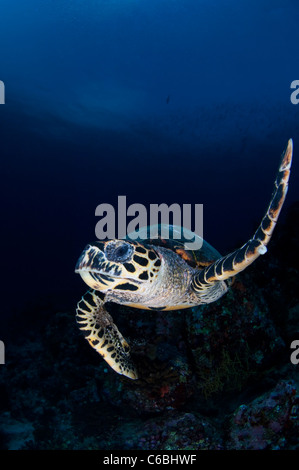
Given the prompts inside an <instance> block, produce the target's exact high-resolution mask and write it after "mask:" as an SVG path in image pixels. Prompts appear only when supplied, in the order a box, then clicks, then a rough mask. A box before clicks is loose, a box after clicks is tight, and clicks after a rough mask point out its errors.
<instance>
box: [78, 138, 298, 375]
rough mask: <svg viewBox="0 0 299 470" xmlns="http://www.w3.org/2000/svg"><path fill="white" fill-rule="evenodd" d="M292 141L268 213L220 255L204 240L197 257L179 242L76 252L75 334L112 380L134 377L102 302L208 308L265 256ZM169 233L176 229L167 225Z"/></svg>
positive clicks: (100, 244) (107, 244)
mask: <svg viewBox="0 0 299 470" xmlns="http://www.w3.org/2000/svg"><path fill="white" fill-rule="evenodd" d="M292 154H293V142H292V140H291V139H290V140H289V141H288V145H287V147H286V149H285V151H284V153H283V154H282V157H281V162H280V166H279V169H278V172H277V176H276V179H275V183H274V191H273V194H272V198H271V201H270V204H269V206H268V209H267V211H266V213H265V215H264V217H263V218H262V221H261V223H260V225H259V227H258V229H257V230H256V232H255V234H254V235H253V237H252V238H250V239H249V240H248V241H247V242H246V243H245V244H244V245H243V246H242V247H241V248H239V249H237V250H235V251H233V252H232V253H229V254H228V255H226V256H221V255H220V253H218V251H217V250H216V249H214V248H213V247H211V245H209V244H208V243H207V242H205V241H203V244H202V247H201V248H200V249H199V250H197V251H191V250H186V249H185V248H184V243H183V240H181V241H177V240H173V239H168V240H167V239H166V240H165V239H164V238H162V237H161V236H160V237H158V238H156V239H154V240H153V239H146V240H142V241H136V240H130V239H122V240H117V239H114V240H106V241H96V242H94V243H93V244H89V245H87V246H86V247H85V249H84V250H83V252H82V254H81V256H80V258H79V259H78V262H77V265H76V268H75V272H76V273H79V274H80V276H81V277H82V279H83V280H84V281H85V283H86V284H87V285H88V286H89V287H90V288H91V289H90V290H89V291H88V292H87V293H86V294H85V295H84V296H83V297H82V299H81V300H80V302H79V303H78V305H77V310H76V318H77V322H78V325H79V328H80V329H81V330H82V331H83V333H84V334H85V337H86V339H87V341H88V342H89V344H90V345H91V346H92V347H93V348H94V349H95V350H96V351H97V352H98V353H99V354H100V355H101V356H102V357H103V358H104V359H105V361H106V362H107V363H108V364H109V365H110V366H111V367H112V368H113V369H114V370H115V371H116V372H118V373H119V374H122V375H125V376H127V377H129V378H131V379H137V378H138V372H137V370H136V367H135V365H134V364H133V362H132V359H131V357H130V347H129V345H128V343H127V341H126V340H125V339H124V338H123V336H122V334H121V333H120V331H119V330H118V328H117V326H116V325H115V323H114V322H113V319H112V317H111V315H110V314H109V313H108V312H107V311H106V309H105V303H106V302H115V303H118V304H122V305H127V306H130V307H135V308H141V309H149V310H159V311H161V310H163V311H164V310H165V311H166V310H179V309H183V308H189V307H194V306H196V305H201V304H206V303H211V302H214V301H216V300H218V299H219V298H220V297H222V296H223V295H224V294H225V293H226V292H227V291H228V289H229V287H230V285H231V282H232V279H233V277H234V276H235V275H237V274H238V273H239V272H241V271H243V270H244V269H245V268H247V267H248V266H249V265H250V264H252V263H253V262H254V261H255V260H256V259H257V258H258V257H259V256H260V255H262V254H264V253H266V251H267V245H268V243H269V240H270V238H271V236H272V233H273V230H274V227H275V225H276V222H277V220H278V217H279V214H280V211H281V208H282V206H283V203H284V200H285V197H286V193H287V189H288V181H289V176H290V169H291V163H292ZM172 228H173V229H176V227H172Z"/></svg>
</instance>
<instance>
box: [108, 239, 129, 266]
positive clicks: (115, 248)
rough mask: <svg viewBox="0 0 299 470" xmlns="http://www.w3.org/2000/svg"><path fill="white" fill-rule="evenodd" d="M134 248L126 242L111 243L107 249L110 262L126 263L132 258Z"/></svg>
mask: <svg viewBox="0 0 299 470" xmlns="http://www.w3.org/2000/svg"><path fill="white" fill-rule="evenodd" d="M132 253H133V247H132V246H131V245H130V244H129V243H126V242H114V241H113V242H110V243H109V244H108V245H107V246H106V248H105V254H106V257H107V259H108V260H109V261H119V262H124V261H127V260H128V259H129V258H131V256H132Z"/></svg>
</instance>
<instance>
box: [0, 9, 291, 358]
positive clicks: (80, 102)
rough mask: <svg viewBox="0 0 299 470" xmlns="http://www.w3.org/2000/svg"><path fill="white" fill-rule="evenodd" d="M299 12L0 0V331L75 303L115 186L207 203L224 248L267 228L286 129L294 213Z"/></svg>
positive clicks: (151, 197)
mask: <svg viewBox="0 0 299 470" xmlns="http://www.w3.org/2000/svg"><path fill="white" fill-rule="evenodd" d="M298 24H299V4H298V1H297V0H258V1H257V0H244V1H242V2H240V1H237V0H227V1H219V0H218V1H214V2H211V1H208V0H184V1H179V0H164V1H161V0H150V1H149V0H143V1H142V2H140V1H137V0H122V1H121V0H89V1H83V0H69V1H65V0H59V1H58V0H43V1H42V2H41V1H37V0H26V1H22V0H1V4H0V80H2V81H3V82H4V84H5V104H4V105H1V106H0V123H1V124H0V144H1V147H0V155H1V172H0V178H1V184H0V193H1V310H0V339H1V340H6V339H7V341H8V342H9V341H11V338H12V337H15V338H17V337H18V335H19V330H18V325H19V323H18V322H19V320H20V324H21V325H22V328H24V325H26V327H28V328H29V329H30V330H31V331H34V328H35V322H36V321H37V319H38V321H40V318H38V317H39V315H43V312H46V314H47V315H48V316H49V312H51V310H52V311H53V312H56V311H74V312H75V306H76V302H77V301H78V299H79V298H80V297H81V295H82V294H83V293H84V292H85V290H86V286H85V285H83V282H82V280H81V279H80V278H79V276H78V275H76V274H75V273H74V267H75V264H76V261H77V259H78V257H79V255H80V253H81V251H82V249H83V248H84V246H85V245H86V243H88V242H90V241H92V240H94V239H95V225H96V222H97V220H98V218H96V217H95V208H96V207H97V206H98V205H99V204H101V203H110V204H112V205H114V206H115V207H116V209H117V197H118V196H119V195H125V196H127V204H128V205H129V204H132V203H135V202H137V203H141V204H144V205H145V206H146V207H147V208H149V205H150V204H151V203H162V202H164V203H167V204H172V203H174V202H176V203H179V204H183V203H184V204H203V205H204V227H203V234H204V238H205V239H206V240H207V241H208V242H209V243H211V244H212V245H213V246H215V247H216V248H217V249H218V250H219V251H220V252H221V253H225V252H227V251H228V250H230V249H233V248H236V247H237V246H238V244H243V243H244V242H246V241H247V239H248V238H249V237H250V236H251V235H252V234H253V232H254V230H255V229H256V228H257V226H258V224H259V221H260V218H261V217H262V215H263V213H264V211H265V209H266V207H267V205H268V203H269V200H270V196H271V192H272V187H273V182H274V178H275V173H276V170H277V167H278V164H279V158H280V155H281V153H282V151H283V150H284V148H285V146H286V144H287V141H288V139H289V138H290V137H292V138H293V141H294V163H293V170H292V175H291V180H290V187H289V193H288V196H287V200H286V203H285V206H284V209H283V212H282V215H281V218H282V221H283V220H284V218H285V214H286V211H287V209H288V208H289V207H290V206H291V205H292V204H293V203H294V202H296V201H298V200H299V185H298V181H299V180H298V178H299V169H298V168H299V166H298V159H299V150H298V149H299V105H297V106H296V105H294V104H292V103H291V100H290V96H291V93H292V91H293V90H291V88H290V86H291V82H292V81H293V80H299V49H298V44H299V28H298ZM33 312H34V313H33ZM74 315H75V313H74ZM26 318H27V319H28V322H27V323H26ZM12 321H13V322H14V325H15V326H14V328H13V330H12V329H11V323H12ZM74 321H75V320H74ZM12 331H13V332H12ZM6 335H7V336H6ZM80 341H83V340H81V339H80ZM99 360H101V359H100V358H99ZM0 367H1V366H0Z"/></svg>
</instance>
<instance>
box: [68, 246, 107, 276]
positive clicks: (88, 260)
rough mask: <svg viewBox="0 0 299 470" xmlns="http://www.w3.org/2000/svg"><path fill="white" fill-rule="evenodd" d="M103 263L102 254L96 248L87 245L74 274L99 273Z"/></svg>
mask: <svg viewBox="0 0 299 470" xmlns="http://www.w3.org/2000/svg"><path fill="white" fill-rule="evenodd" d="M103 261H104V254H103V253H102V252H101V250H99V248H97V247H96V246H91V245H87V246H86V247H85V248H84V250H83V252H82V253H81V256H80V258H79V259H78V261H77V264H76V267H75V273H79V274H80V273H81V271H99V270H100V269H101V265H102V264H103Z"/></svg>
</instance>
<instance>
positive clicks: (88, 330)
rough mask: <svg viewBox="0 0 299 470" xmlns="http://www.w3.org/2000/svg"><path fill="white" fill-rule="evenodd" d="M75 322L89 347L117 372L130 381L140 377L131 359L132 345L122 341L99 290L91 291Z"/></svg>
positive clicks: (81, 301)
mask: <svg viewBox="0 0 299 470" xmlns="http://www.w3.org/2000/svg"><path fill="white" fill-rule="evenodd" d="M76 319H77V322H78V324H79V328H80V330H82V331H83V333H84V335H85V338H86V339H87V341H88V342H89V344H90V345H91V346H92V347H93V348H94V349H95V350H96V351H97V352H98V353H99V354H100V355H101V356H102V358H103V359H105V361H106V362H107V363H108V364H109V366H110V367H112V369H114V370H115V372H118V373H119V374H122V375H125V376H127V377H129V378H130V379H137V378H138V374H137V371H136V368H135V366H134V364H133V363H132V361H131V358H130V353H129V351H130V346H129V345H128V343H127V341H126V340H125V339H124V338H123V336H122V334H121V333H120V331H119V330H118V328H117V326H116V325H115V323H114V322H113V319H112V317H111V315H109V313H108V312H107V311H106V309H105V308H104V303H103V301H102V300H101V298H100V297H99V295H98V294H97V292H96V291H94V290H90V291H88V292H86V294H85V295H84V296H83V297H82V299H81V300H80V302H79V303H78V304H77V309H76Z"/></svg>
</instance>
